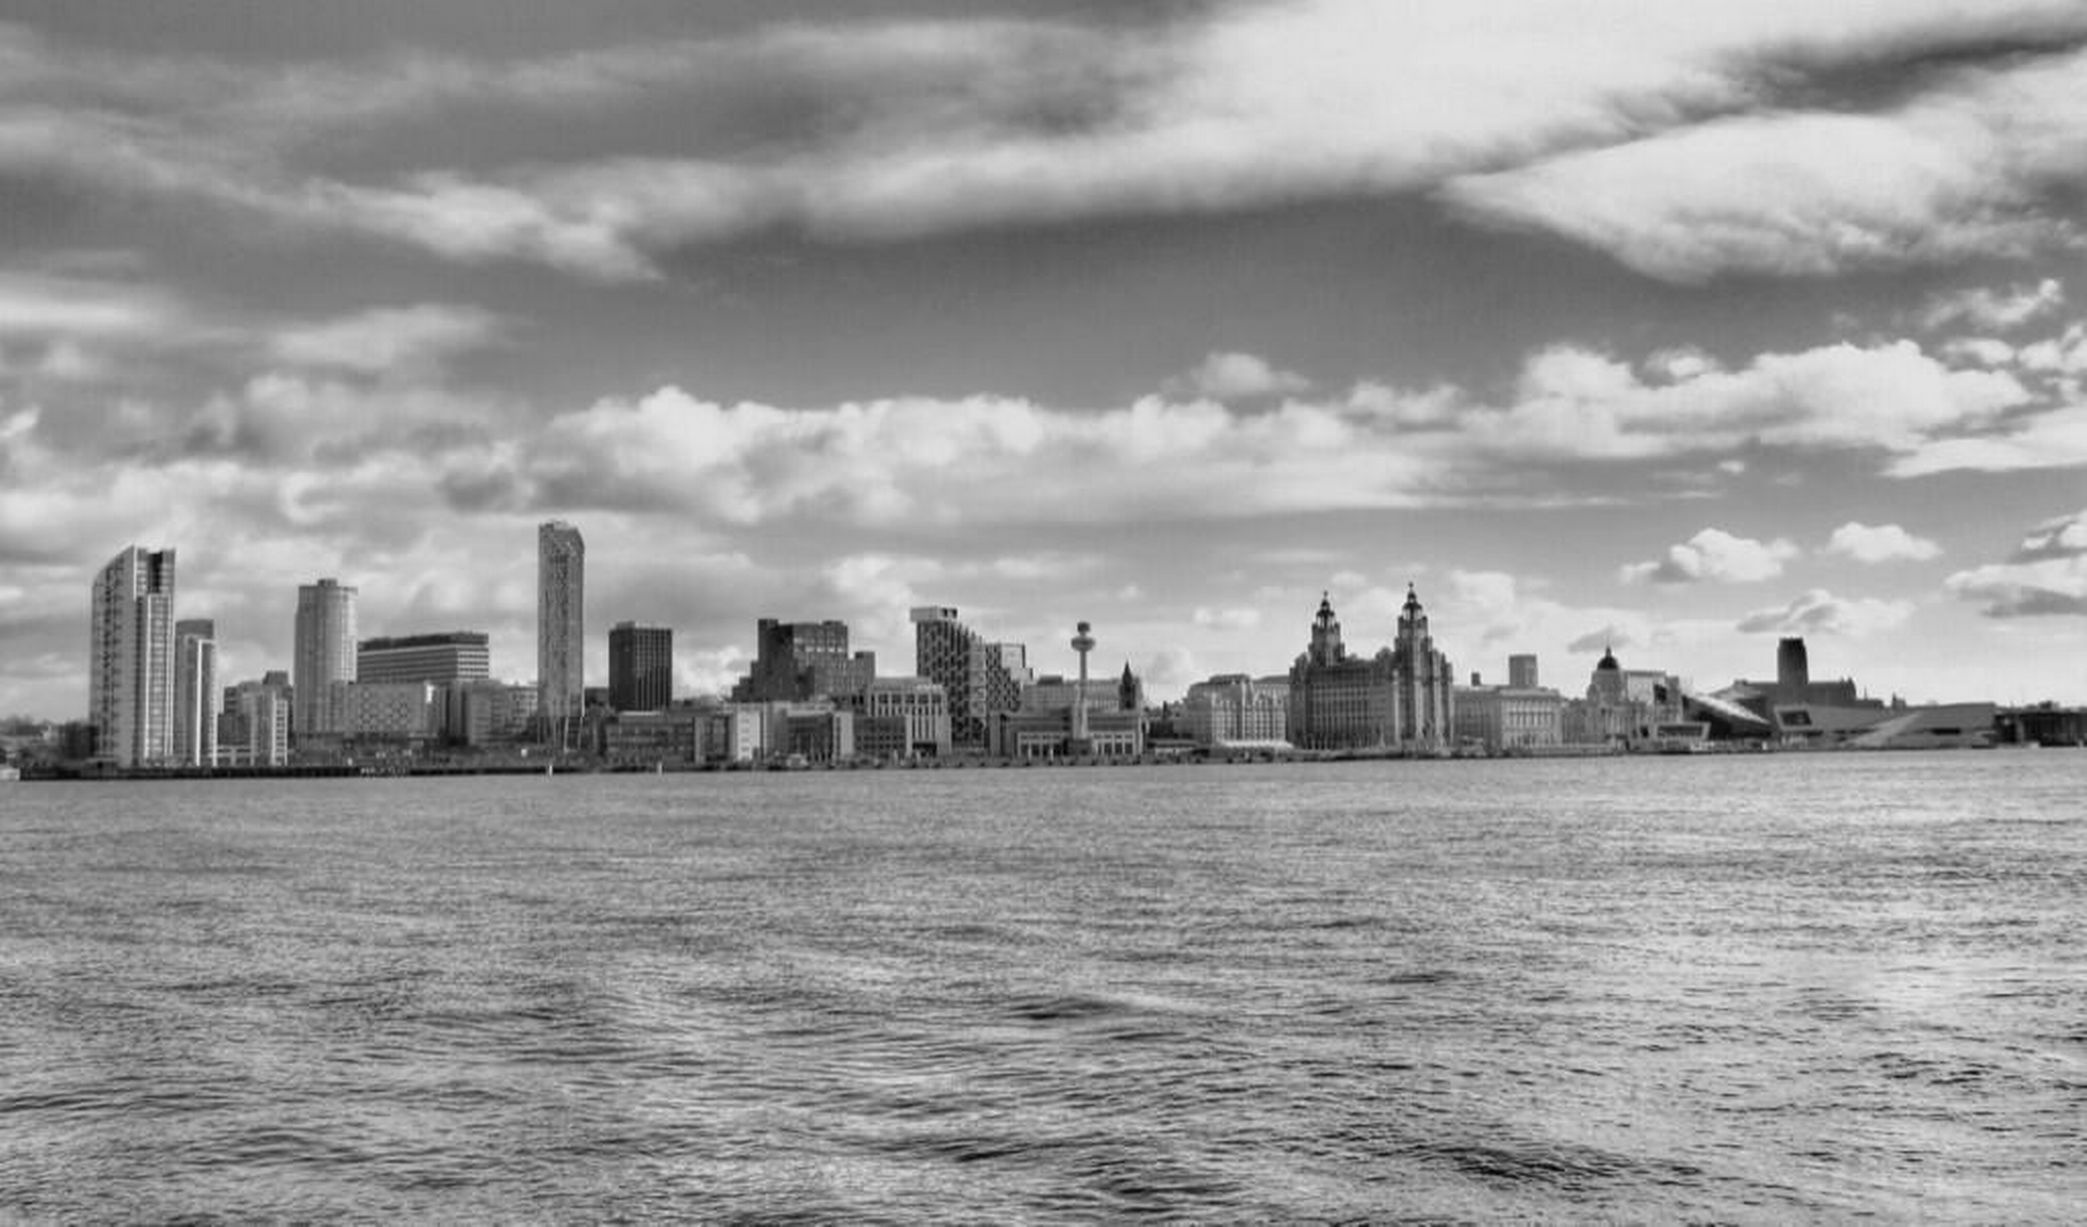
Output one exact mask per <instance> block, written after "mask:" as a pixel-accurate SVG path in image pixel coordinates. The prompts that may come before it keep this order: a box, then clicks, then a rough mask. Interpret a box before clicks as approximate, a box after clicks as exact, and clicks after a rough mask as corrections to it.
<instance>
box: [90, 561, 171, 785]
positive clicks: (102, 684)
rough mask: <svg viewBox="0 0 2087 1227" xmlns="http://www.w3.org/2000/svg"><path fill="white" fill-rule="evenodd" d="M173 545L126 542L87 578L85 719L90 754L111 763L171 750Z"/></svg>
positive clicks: (162, 758)
mask: <svg viewBox="0 0 2087 1227" xmlns="http://www.w3.org/2000/svg"><path fill="white" fill-rule="evenodd" d="M174 691H175V678H174V551H173V550H170V549H169V550H156V551H146V550H141V549H139V548H138V547H137V546H135V545H133V546H130V547H128V548H126V549H125V550H124V551H123V552H122V553H120V554H118V555H116V557H115V558H113V559H111V560H110V561H109V564H108V565H107V566H105V567H103V568H102V569H101V573H100V574H98V575H96V576H95V577H94V587H93V589H92V592H91V595H90V598H89V607H88V647H87V720H88V723H89V724H91V725H92V726H93V728H94V738H95V751H94V753H95V757H96V758H100V759H103V760H105V761H108V762H111V763H113V764H115V765H116V766H118V767H137V766H157V765H160V764H163V763H166V762H168V761H170V760H171V759H172V758H173V756H174Z"/></svg>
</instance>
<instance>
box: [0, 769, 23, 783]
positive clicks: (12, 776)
mask: <svg viewBox="0 0 2087 1227" xmlns="http://www.w3.org/2000/svg"><path fill="white" fill-rule="evenodd" d="M21 778H22V769H21V768H20V767H7V766H0V783H12V782H13V781H15V780H19V779H21Z"/></svg>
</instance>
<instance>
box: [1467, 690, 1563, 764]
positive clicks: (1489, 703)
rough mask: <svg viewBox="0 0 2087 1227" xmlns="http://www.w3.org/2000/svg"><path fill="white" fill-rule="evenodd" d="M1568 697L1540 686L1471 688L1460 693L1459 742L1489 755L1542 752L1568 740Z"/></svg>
mask: <svg viewBox="0 0 2087 1227" xmlns="http://www.w3.org/2000/svg"><path fill="white" fill-rule="evenodd" d="M1565 708H1566V701H1565V696H1564V695H1562V694H1559V693H1558V692H1557V691H1555V690H1549V689H1545V688H1543V687H1536V686H1513V685H1509V686H1471V687H1458V688H1457V691H1456V740H1457V744H1459V745H1471V746H1482V747H1483V748H1484V749H1485V750H1486V752H1487V753H1489V754H1512V753H1517V752H1526V751H1530V750H1541V749H1546V748H1548V747H1552V746H1557V745H1561V744H1563V743H1564V741H1565Z"/></svg>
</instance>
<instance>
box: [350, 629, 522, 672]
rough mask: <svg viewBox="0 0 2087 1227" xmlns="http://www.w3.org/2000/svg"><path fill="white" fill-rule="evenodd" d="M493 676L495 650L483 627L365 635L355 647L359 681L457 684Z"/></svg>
mask: <svg viewBox="0 0 2087 1227" xmlns="http://www.w3.org/2000/svg"><path fill="white" fill-rule="evenodd" d="M491 676H492V650H491V647H490V645H489V639H488V637H487V636H486V634H485V633H484V632H482V631H445V632H441V633H438V634H431V635H399V636H392V637H388V638H381V639H365V640H363V641H362V643H361V644H360V645H359V646H358V647H357V648H356V649H355V680H356V681H358V682H434V683H435V684H436V685H439V686H455V685H460V684H463V683H467V682H482V681H485V680H486V679H487V678H489V677H491Z"/></svg>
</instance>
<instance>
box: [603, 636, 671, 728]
mask: <svg viewBox="0 0 2087 1227" xmlns="http://www.w3.org/2000/svg"><path fill="white" fill-rule="evenodd" d="M673 701H674V632H673V631H671V630H669V629H668V628H666V627H664V626H639V625H638V624H637V623H635V622H618V623H617V624H616V625H615V626H612V627H610V628H609V706H610V707H612V708H614V709H615V710H617V711H620V712H623V711H633V712H635V711H664V710H666V708H667V707H668V706H670V705H671V704H672V703H673Z"/></svg>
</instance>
